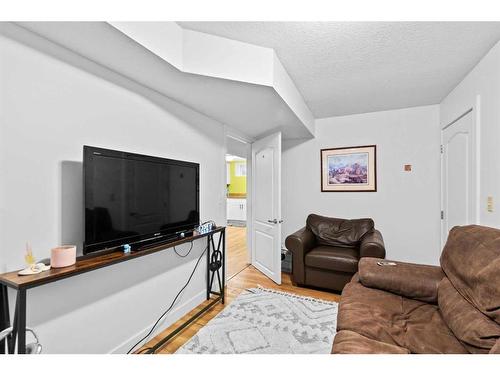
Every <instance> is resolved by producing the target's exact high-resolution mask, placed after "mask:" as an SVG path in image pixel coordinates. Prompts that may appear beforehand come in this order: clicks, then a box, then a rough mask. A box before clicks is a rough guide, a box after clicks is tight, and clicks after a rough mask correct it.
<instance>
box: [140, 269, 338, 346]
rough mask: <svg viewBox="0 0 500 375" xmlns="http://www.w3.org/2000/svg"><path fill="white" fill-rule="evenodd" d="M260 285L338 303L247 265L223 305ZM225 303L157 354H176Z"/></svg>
mask: <svg viewBox="0 0 500 375" xmlns="http://www.w3.org/2000/svg"><path fill="white" fill-rule="evenodd" d="M258 285H260V286H262V287H264V288H271V289H276V290H281V291H285V292H289V293H295V294H299V295H303V296H308V297H314V298H320V299H324V300H327V301H335V302H338V301H339V299H340V296H339V295H337V294H334V293H330V292H325V291H320V290H314V289H307V288H299V287H296V286H293V285H292V282H291V280H290V275H289V274H286V273H283V274H282V284H281V285H276V284H275V283H274V282H272V281H271V280H270V279H268V278H267V277H266V276H264V275H263V274H262V273H260V272H259V271H257V269H255V268H254V267H253V266H250V265H249V266H247V267H246V268H245V269H244V270H243V271H241V272H240V273H238V274H236V275H235V276H233V277H232V278H231V279H230V280H229V281H228V283H227V287H226V305H227V304H229V303H231V301H232V300H233V299H234V298H236V296H238V295H239V294H240V293H242V292H244V291H245V289H247V288H253V287H256V286H258ZM208 303H209V301H206V302H204V303H202V304H201V305H199V306H198V307H197V308H196V309H194V310H192V311H190V312H189V313H188V314H187V315H186V316H184V317H183V318H182V319H180V320H178V321H177V322H175V323H174V324H172V325H171V326H170V327H169V328H167V329H166V330H164V331H163V332H161V333H160V334H159V335H157V336H156V337H154V338H153V339H152V340H151V341H149V342H148V343H147V344H146V345H145V346H143V347H142V348H140V349H139V350H137V352H136V353H140V352H141V351H142V350H144V349H145V348H146V347H150V346H153V345H155V344H156V343H157V342H159V341H160V340H161V339H162V338H163V337H165V336H166V335H168V334H169V333H170V332H172V331H173V330H175V329H176V328H177V327H179V326H180V325H181V324H182V323H183V322H185V321H186V320H188V319H189V318H190V317H191V316H193V315H194V314H196V312H197V311H199V310H201V309H202V308H203V307H204V306H206V305H207V304H208ZM226 305H221V304H220V303H219V304H217V305H215V306H214V307H212V309H210V310H209V311H207V312H206V313H205V314H204V315H203V316H201V317H200V318H198V319H197V320H196V321H195V322H193V323H191V324H190V325H189V326H188V327H187V328H186V329H184V330H183V331H182V332H180V333H179V334H178V335H177V336H175V337H174V338H173V339H172V340H170V341H169V342H168V343H166V344H165V345H164V346H163V347H162V348H160V349H159V350H158V351H157V352H156V353H157V354H171V353H175V351H176V350H177V349H178V348H180V347H181V346H182V345H183V344H184V343H186V342H187V341H188V340H189V339H190V338H191V337H193V336H194V335H195V334H196V332H198V330H199V329H200V328H202V327H203V326H204V325H206V324H207V323H208V322H209V321H210V319H212V318H213V317H214V316H215V315H217V314H218V313H219V312H220V311H222V310H223V309H224V307H225V306H226Z"/></svg>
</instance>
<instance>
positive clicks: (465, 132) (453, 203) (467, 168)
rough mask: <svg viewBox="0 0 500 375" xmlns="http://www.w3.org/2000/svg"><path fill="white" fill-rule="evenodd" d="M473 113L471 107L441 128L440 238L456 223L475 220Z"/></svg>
mask: <svg viewBox="0 0 500 375" xmlns="http://www.w3.org/2000/svg"><path fill="white" fill-rule="evenodd" d="M473 121H474V115H473V112H472V111H470V112H468V113H467V114H465V115H463V116H462V117H461V118H459V119H458V120H456V121H455V122H454V123H452V124H451V125H449V126H448V127H446V128H445V129H444V130H443V133H442V139H443V154H442V171H441V173H442V181H443V196H442V209H443V213H442V240H443V244H444V243H445V242H446V239H447V238H448V232H449V231H450V229H451V228H453V227H454V226H456V225H467V224H474V223H475V222H476V220H475V213H476V204H477V202H476V201H477V200H476V181H475V179H476V174H475V172H474V171H475V168H474V166H475V152H474V150H475V147H474V145H475V140H474V122H473Z"/></svg>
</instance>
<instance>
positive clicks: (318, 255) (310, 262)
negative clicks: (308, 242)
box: [305, 246, 359, 273]
mask: <svg viewBox="0 0 500 375" xmlns="http://www.w3.org/2000/svg"><path fill="white" fill-rule="evenodd" d="M358 261H359V252H358V250H356V249H353V248H347V247H333V246H318V247H315V248H314V249H312V250H311V251H309V252H308V253H307V254H306V259H305V263H306V266H308V267H316V268H322V269H328V270H331V271H341V272H350V273H356V272H357V271H358Z"/></svg>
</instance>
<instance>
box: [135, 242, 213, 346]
mask: <svg viewBox="0 0 500 375" xmlns="http://www.w3.org/2000/svg"><path fill="white" fill-rule="evenodd" d="M207 249H208V246H207V247H205V249H204V250H203V252H202V253H201V255H200V257H199V258H198V260H197V261H196V264H195V266H194V268H193V271H192V272H191V275H189V278H188V280H187V282H186V283H185V284H184V286H183V287H182V288H181V290H179V293H177V295H176V296H175V298H174V300H173V301H172V303H171V304H170V306H169V307H168V309H167V310H165V311H164V312H163V314H161V315H160V317H159V318H158V320H157V321H156V322H155V324H154V325H153V327H152V328H151V329H150V330H149V332H148V334H147V335H146V336H144V337H143V338H142V339H140V340H139V341H138V342H137V343H136V344H135V345H134V346H132V347H131V348H130V349H129V351H128V352H127V354H130V353H131V352H132V351H133V350H134V349H135V347H136V346H137V345H139V344H140V343H141V342H142V341H144V340H147V339H148V338H149V336H151V334H152V333H153V332H154V330H155V329H156V326H157V325H158V324H159V323H160V321H161V320H162V319H163V317H164V316H165V315H166V314H167V313H168V312H169V311H170V310H172V308H173V307H174V304H175V302H176V301H177V298H179V296H180V295H181V293H182V292H183V291H184V289H186V287H187V286H188V285H189V283H190V282H191V279H192V278H193V275H194V273H195V272H196V269H197V268H198V265H199V264H200V261H201V258H203V255H205V253H206V251H207ZM189 251H191V250H189ZM141 352H142V350H141Z"/></svg>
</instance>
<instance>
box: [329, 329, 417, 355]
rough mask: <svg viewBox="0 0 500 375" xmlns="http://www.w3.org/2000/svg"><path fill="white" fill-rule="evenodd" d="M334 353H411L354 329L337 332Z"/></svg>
mask: <svg viewBox="0 0 500 375" xmlns="http://www.w3.org/2000/svg"><path fill="white" fill-rule="evenodd" d="M332 353H335V354H381V353H384V354H409V353H410V351H409V350H408V349H406V348H402V347H401V346H397V345H391V344H387V343H385V342H381V341H377V340H373V339H370V338H368V337H365V336H362V335H360V334H359V333H356V332H353V331H347V330H343V331H340V332H337V334H336V335H335V339H334V340H333V347H332Z"/></svg>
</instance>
